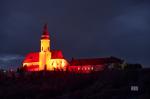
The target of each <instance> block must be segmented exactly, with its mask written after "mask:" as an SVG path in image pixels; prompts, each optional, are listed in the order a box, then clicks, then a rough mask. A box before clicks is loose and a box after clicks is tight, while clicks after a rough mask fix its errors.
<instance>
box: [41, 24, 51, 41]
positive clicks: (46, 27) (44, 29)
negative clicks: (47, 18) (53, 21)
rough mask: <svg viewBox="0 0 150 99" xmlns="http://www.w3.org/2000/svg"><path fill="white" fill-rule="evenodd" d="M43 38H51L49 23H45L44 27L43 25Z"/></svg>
mask: <svg viewBox="0 0 150 99" xmlns="http://www.w3.org/2000/svg"><path fill="white" fill-rule="evenodd" d="M42 39H49V33H48V25H47V23H46V24H44V27H43V33H42Z"/></svg>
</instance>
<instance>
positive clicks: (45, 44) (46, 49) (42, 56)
mask: <svg viewBox="0 0 150 99" xmlns="http://www.w3.org/2000/svg"><path fill="white" fill-rule="evenodd" d="M50 42H51V40H50V36H49V33H48V26H47V24H45V26H44V29H43V33H42V36H41V50H40V52H31V53H28V54H27V55H26V57H25V59H24V60H23V67H26V69H27V71H42V70H49V71H53V70H56V69H59V70H63V71H66V68H67V66H68V65H69V64H68V62H67V60H66V59H64V57H63V54H62V52H61V50H51V49H50V45H51V44H50Z"/></svg>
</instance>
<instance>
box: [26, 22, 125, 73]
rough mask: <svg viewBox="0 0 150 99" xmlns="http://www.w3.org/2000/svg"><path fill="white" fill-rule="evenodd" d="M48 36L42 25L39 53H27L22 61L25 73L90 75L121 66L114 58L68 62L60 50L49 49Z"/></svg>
mask: <svg viewBox="0 0 150 99" xmlns="http://www.w3.org/2000/svg"><path fill="white" fill-rule="evenodd" d="M50 42H51V41H50V36H49V33H48V26H47V24H45V25H44V29H43V34H42V36H41V50H40V52H32V53H28V54H27V55H26V57H25V59H24V60H23V68H25V70H26V71H43V70H47V71H57V70H58V71H70V72H76V73H90V72H93V71H101V70H104V69H105V68H107V67H108V66H111V65H113V64H121V63H123V61H122V60H120V59H118V58H115V57H104V58H92V59H89V58H87V59H74V58H73V59H72V60H71V61H70V62H68V61H67V60H66V59H65V58H64V56H63V54H62V51H61V50H51V49H50V45H51V44H50Z"/></svg>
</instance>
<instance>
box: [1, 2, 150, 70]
mask: <svg viewBox="0 0 150 99" xmlns="http://www.w3.org/2000/svg"><path fill="white" fill-rule="evenodd" d="M0 12H1V13H0V43H1V46H0V66H1V67H6V66H10V64H13V65H14V66H18V65H19V64H20V63H21V61H22V59H23V57H24V56H25V55H26V54H27V53H28V52H35V51H39V48H40V36H41V33H42V27H43V24H44V23H45V22H47V23H48V27H49V32H50V34H51V42H52V49H61V50H63V54H64V56H65V57H66V58H67V59H71V57H74V58H85V57H86V58H87V57H89V58H92V57H103V56H116V57H120V58H122V59H125V60H126V61H127V62H131V63H141V64H143V65H144V66H145V67H150V61H149V60H150V52H149V51H150V44H149V42H150V39H149V38H150V1H149V0H0ZM11 67H12V66H11Z"/></svg>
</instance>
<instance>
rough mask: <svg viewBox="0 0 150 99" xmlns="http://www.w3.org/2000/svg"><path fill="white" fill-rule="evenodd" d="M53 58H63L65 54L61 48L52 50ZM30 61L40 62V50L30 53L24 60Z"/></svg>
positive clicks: (25, 61)
mask: <svg viewBox="0 0 150 99" xmlns="http://www.w3.org/2000/svg"><path fill="white" fill-rule="evenodd" d="M51 53H52V57H51V58H52V59H63V58H64V57H63V54H62V51H61V50H52V51H51ZM30 62H39V52H31V53H28V54H27V55H26V57H25V59H24V61H23V63H30Z"/></svg>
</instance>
